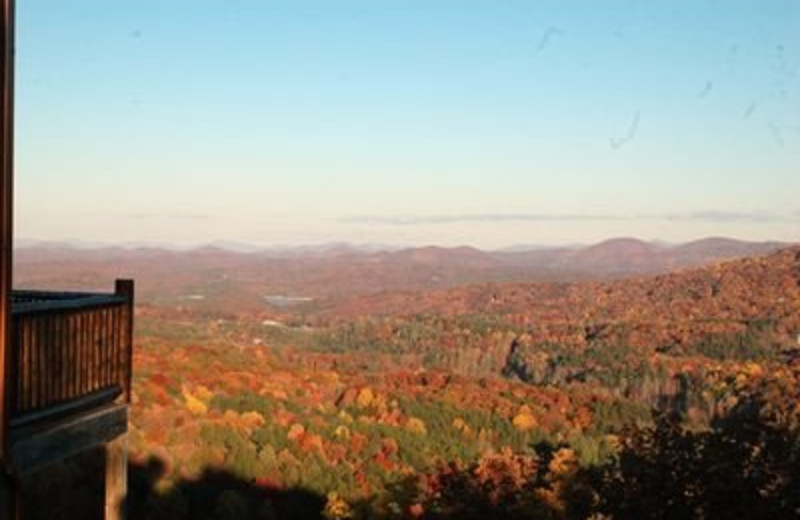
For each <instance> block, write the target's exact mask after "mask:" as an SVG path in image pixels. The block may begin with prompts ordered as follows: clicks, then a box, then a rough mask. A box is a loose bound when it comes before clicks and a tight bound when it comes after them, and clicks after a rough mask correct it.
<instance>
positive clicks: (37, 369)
mask: <svg viewBox="0 0 800 520" xmlns="http://www.w3.org/2000/svg"><path fill="white" fill-rule="evenodd" d="M11 314H12V324H13V325H12V330H11V348H12V353H11V359H12V364H11V367H10V368H11V369H10V370H9V371H8V372H9V374H10V375H11V377H10V378H9V379H8V381H7V384H8V385H9V388H8V389H7V390H6V391H7V395H8V401H7V403H8V406H9V408H10V418H11V422H12V424H14V423H16V424H20V423H28V422H33V421H36V420H40V419H44V418H49V417H53V416H56V415H63V414H67V413H70V412H71V411H76V410H79V409H84V408H89V407H91V406H95V405H99V404H102V403H104V402H110V401H113V400H115V399H124V400H125V401H129V400H130V388H131V364H132V332H133V331H132V328H133V282H132V281H129V280H118V281H117V284H116V291H115V293H114V294H93V293H56V292H44V291H14V292H13V293H12V305H11Z"/></svg>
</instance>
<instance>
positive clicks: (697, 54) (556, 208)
mask: <svg viewBox="0 0 800 520" xmlns="http://www.w3.org/2000/svg"><path fill="white" fill-rule="evenodd" d="M17 10H18V13H17V16H18V22H17V33H18V54H17V57H18V59H17V75H18V78H17V79H18V84H17V132H18V133H17V179H16V183H17V223H16V228H17V236H18V237H27V238H38V239H56V240H62V239H83V240H90V241H92V240H100V241H112V242H125V241H160V242H174V243H201V242H207V241H211V240H217V239H228V240H240V241H247V242H254V243H259V244H290V243H313V242H325V241H332V240H346V241H352V242H380V243H395V244H418V243H440V244H443V245H454V244H471V245H476V246H480V247H502V246H506V245H510V244H519V243H535V244H558V243H571V242H591V241H597V240H600V239H603V238H606V237H610V236H619V235H633V236H638V237H641V238H645V239H664V240H675V241H677V240H688V239H692V238H698V237H702V236H707V235H729V236H735V237H740V238H748V239H783V240H797V239H798V230H800V195H798V194H800V31H797V27H800V3H798V2H796V1H795V0H783V1H777V0H752V1H740V0H671V1H668V2H667V1H664V2H641V1H637V0H630V1H619V0H606V1H603V2H599V1H596V0H595V1H589V0H582V1H579V0H559V1H555V0H553V1H535V2H534V1H513V0H461V1H452V0H450V1H449V0H420V1H417V0H403V1H400V0H381V1H376V0H363V1H334V0H319V1H298V0H291V1H289V0H285V1H278V0H272V1H268V0H259V1H257V0H224V1H223V0H213V1H212V0H137V1H131V0H114V1H108V0H74V1H70V2H54V1H50V2H45V1H43V0H39V1H36V0H29V1H24V2H18V6H17Z"/></svg>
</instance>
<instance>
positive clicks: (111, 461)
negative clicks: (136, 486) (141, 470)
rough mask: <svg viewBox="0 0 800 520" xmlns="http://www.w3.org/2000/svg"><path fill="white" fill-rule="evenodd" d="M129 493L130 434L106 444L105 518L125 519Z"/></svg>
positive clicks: (107, 519)
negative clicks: (126, 500)
mask: <svg viewBox="0 0 800 520" xmlns="http://www.w3.org/2000/svg"><path fill="white" fill-rule="evenodd" d="M127 493H128V435H127V434H126V435H121V436H120V437H118V438H116V439H115V440H113V441H111V442H109V443H108V444H106V515H105V520H125V516H126V515H125V512H126V511H125V497H126V495H127Z"/></svg>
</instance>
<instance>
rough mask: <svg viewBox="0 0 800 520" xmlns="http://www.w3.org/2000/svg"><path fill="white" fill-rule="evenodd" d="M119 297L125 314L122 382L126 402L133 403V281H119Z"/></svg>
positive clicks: (116, 285) (116, 290) (117, 292)
mask: <svg viewBox="0 0 800 520" xmlns="http://www.w3.org/2000/svg"><path fill="white" fill-rule="evenodd" d="M114 292H115V293H116V294H117V295H118V296H124V297H125V299H126V300H127V301H126V303H125V312H124V314H123V323H122V324H121V325H122V346H123V348H122V356H123V359H121V362H122V363H121V364H122V367H123V370H124V371H125V374H124V381H121V383H122V385H123V389H124V392H125V402H127V403H130V402H131V385H132V382H133V303H134V301H133V296H134V295H133V292H134V287H133V280H117V281H116V284H115V291H114Z"/></svg>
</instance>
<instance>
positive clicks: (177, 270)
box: [14, 238, 789, 309]
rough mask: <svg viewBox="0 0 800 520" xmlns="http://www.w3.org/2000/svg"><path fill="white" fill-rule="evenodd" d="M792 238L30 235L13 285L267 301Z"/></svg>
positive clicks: (742, 250)
mask: <svg viewBox="0 0 800 520" xmlns="http://www.w3.org/2000/svg"><path fill="white" fill-rule="evenodd" d="M788 245H789V244H786V243H781V242H745V241H740V240H733V239H729V238H706V239H702V240H697V241H694V242H689V243H685V244H677V245H666V244H663V243H653V242H645V241H642V240H638V239H634V238H615V239H611V240H606V241H604V242H600V243H598V244H594V245H591V246H584V247H577V246H575V247H559V248H543V249H533V250H523V251H518V250H514V251H483V250H480V249H476V248H472V247H451V248H448V247H438V246H426V247H413V248H404V249H386V248H381V247H379V246H358V245H357V246H353V245H349V244H339V243H336V244H325V245H321V246H308V247H294V248H285V249H272V250H263V251H249V250H247V248H246V247H244V245H242V244H231V243H216V244H211V245H207V246H204V247H201V248H195V249H190V250H170V249H164V248H156V247H135V248H126V247H123V246H116V247H87V246H86V245H85V244H84V245H83V246H76V245H74V244H57V243H38V242H36V243H32V242H29V243H22V244H18V247H17V249H16V251H15V268H14V277H15V283H16V284H17V286H19V287H23V286H24V287H49V288H78V289H83V288H85V289H100V288H106V286H107V285H108V284H110V283H111V281H112V280H113V279H114V278H116V277H132V278H135V279H136V280H137V294H138V295H139V296H140V297H141V299H140V300H139V301H145V302H146V301H158V302H160V303H164V302H169V301H173V299H175V301H179V300H180V301H183V300H185V298H183V300H181V299H180V297H181V296H185V295H186V294H192V295H198V294H202V295H203V298H202V299H198V302H199V303H196V304H195V305H197V306H202V305H207V306H209V308H211V307H213V308H218V307H219V306H220V305H226V306H229V307H231V308H237V309H238V308H242V307H248V308H252V309H254V308H258V307H260V306H263V305H264V295H287V296H302V297H309V298H313V301H314V302H315V303H316V304H319V305H326V304H333V303H335V302H336V301H341V300H342V299H343V298H344V299H346V298H350V297H353V296H359V295H366V294H374V293H377V292H381V291H414V290H427V289H441V288H447V287H453V286H456V285H462V284H469V283H480V282H536V281H581V280H608V279H615V278H623V277H629V276H638V275H647V274H659V273H666V272H670V271H675V270H679V269H684V268H689V267H697V266H703V265H708V264H712V263H716V262H719V261H721V260H728V259H733V258H739V257H745V256H754V255H763V254H769V253H772V252H774V251H776V250H778V249H781V248H784V247H787V246H788ZM234 248H235V249H236V250H232V249H234ZM184 303H185V302H184ZM181 305H183V303H181Z"/></svg>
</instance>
